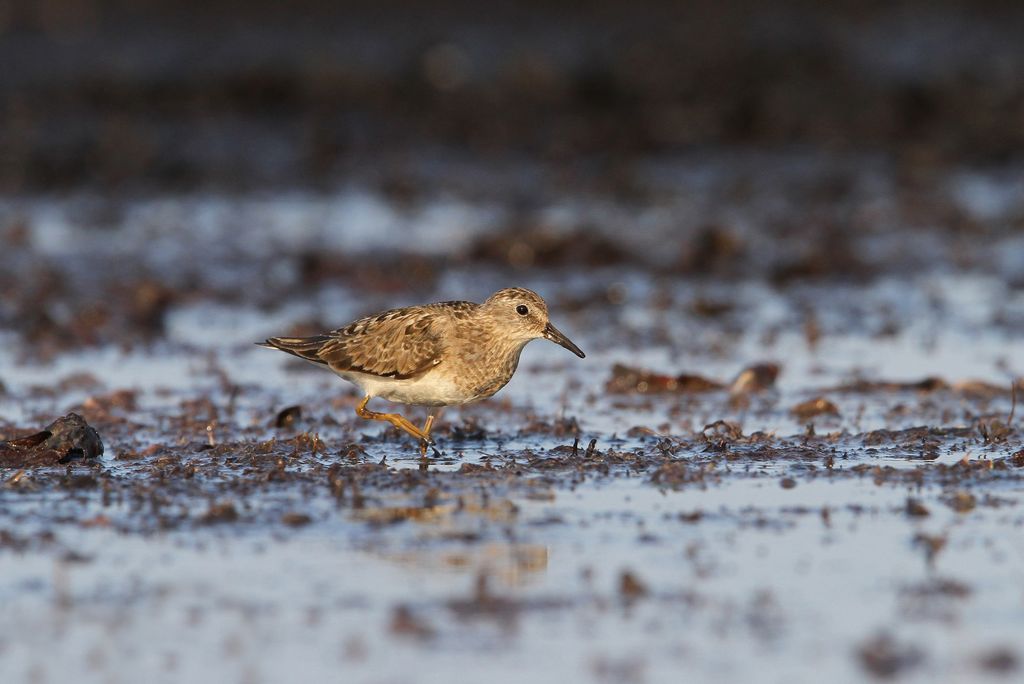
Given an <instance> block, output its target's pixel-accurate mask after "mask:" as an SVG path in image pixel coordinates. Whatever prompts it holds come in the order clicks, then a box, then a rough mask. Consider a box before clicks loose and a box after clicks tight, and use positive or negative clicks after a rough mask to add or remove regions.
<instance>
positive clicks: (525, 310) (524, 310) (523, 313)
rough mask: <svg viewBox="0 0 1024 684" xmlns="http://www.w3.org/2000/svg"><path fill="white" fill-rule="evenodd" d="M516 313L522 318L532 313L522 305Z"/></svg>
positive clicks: (517, 308)
mask: <svg viewBox="0 0 1024 684" xmlns="http://www.w3.org/2000/svg"><path fill="white" fill-rule="evenodd" d="M516 313H517V314H519V315H520V316H525V315H526V314H528V313H530V310H529V309H527V308H526V305H525V304H520V305H519V306H517V307H516Z"/></svg>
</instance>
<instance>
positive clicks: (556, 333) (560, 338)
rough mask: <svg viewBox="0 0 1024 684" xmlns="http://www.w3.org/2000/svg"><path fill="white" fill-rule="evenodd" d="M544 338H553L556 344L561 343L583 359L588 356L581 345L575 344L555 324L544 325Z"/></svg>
mask: <svg viewBox="0 0 1024 684" xmlns="http://www.w3.org/2000/svg"><path fill="white" fill-rule="evenodd" d="M544 339H545V340H551V341H552V342H554V343H555V344H559V345H561V346H563V347H565V348H566V349H568V350H569V351H571V352H572V353H573V354H575V355H576V356H578V357H580V358H581V359H585V358H587V355H586V354H584V353H583V351H582V350H581V349H580V348H579V347H577V346H576V345H575V344H573V343H572V340H570V339H569V338H568V337H566V336H565V335H563V334H562V333H561V331H560V330H559V329H558V328H556V327H555V326H553V325H551V324H550V323H548V324H547V325H546V326H544Z"/></svg>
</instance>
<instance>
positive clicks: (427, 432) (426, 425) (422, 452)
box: [420, 413, 434, 458]
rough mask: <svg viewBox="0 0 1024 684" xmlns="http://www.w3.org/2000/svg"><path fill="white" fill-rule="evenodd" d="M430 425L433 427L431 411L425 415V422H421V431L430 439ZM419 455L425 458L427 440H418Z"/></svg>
mask: <svg viewBox="0 0 1024 684" xmlns="http://www.w3.org/2000/svg"><path fill="white" fill-rule="evenodd" d="M432 427H434V414H433V413H431V414H430V415H428V416H427V422H426V423H424V424H423V430H422V432H423V434H425V435H426V436H427V439H430V428H432ZM420 456H422V457H424V458H426V456H427V442H426V441H421V442H420Z"/></svg>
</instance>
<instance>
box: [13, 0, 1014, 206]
mask: <svg viewBox="0 0 1024 684" xmlns="http://www.w3.org/2000/svg"><path fill="white" fill-rule="evenodd" d="M424 8H426V9H424ZM1021 35H1024V7H1022V6H1021V5H1019V4H1018V3H1012V2H981V3H978V2H917V1H914V2H897V3H882V2H869V3H863V2H831V3H812V2H797V1H792V2H783V3H771V4H770V5H769V4H764V3H753V2H742V1H732V2H724V3H721V2H696V3H685V4H679V3H668V2H642V3H630V4H628V5H627V4H625V3H623V4H614V3H587V2H547V3H540V2H528V3H497V4H493V3H488V7H487V9H486V10H481V9H479V7H478V6H477V5H476V4H471V3H468V2H441V3H429V5H424V4H422V3H409V2H388V3H382V4H381V3H376V4H373V5H370V4H364V3H333V2H301V3H290V4H289V5H288V7H287V8H284V7H282V5H281V4H280V3H272V2H245V3H242V2H219V1H215V2H203V3H199V2H167V1H161V0H158V1H150V2H145V3H128V2H120V3H119V2H98V1H95V0H64V1H55V2H48V3H32V2H14V3H13V4H12V5H10V6H9V7H8V8H7V9H5V10H4V11H3V12H2V13H0V63H3V64H5V65H8V66H7V68H5V69H3V70H2V73H0V190H2V191H3V192H6V193H16V194H21V193H35V192H39V191H52V190H67V189H75V188H86V189H92V190H97V191H100V192H111V191H114V192H120V191H138V190H160V191H194V190H220V191H229V190H243V191H245V190H253V189H261V188H287V187H307V188H314V189H315V188H317V187H331V186H332V185H334V184H336V183H338V182H343V181H345V180H349V179H351V178H353V177H356V178H358V177H359V175H360V173H361V169H364V168H367V167H374V168H377V167H380V166H382V165H383V166H387V167H390V168H401V167H402V166H403V165H405V164H407V163H408V161H409V159H410V158H411V157H419V156H422V155H429V156H435V157H440V158H442V159H450V160H456V161H457V160H459V159H466V158H468V159H472V160H473V161H474V163H480V164H484V165H493V166H499V167H500V166H502V165H506V164H514V163H516V162H518V161H519V160H522V159H527V160H529V161H530V162H532V163H539V164H541V165H543V166H545V167H549V168H556V169H557V168H569V169H574V168H578V167H586V168H589V169H598V171H597V173H599V174H602V173H605V174H611V175H613V174H615V173H616V170H617V169H619V168H621V167H622V166H623V165H624V164H629V163H630V162H631V161H632V160H635V159H641V158H652V157H654V158H656V157H658V156H661V155H680V154H688V153H691V152H697V153H702V154H703V153H706V152H707V151H708V150H717V149H721V150H729V149H769V150H772V149H775V150H778V149H792V148H797V149H808V148H809V149H813V150H815V151H817V152H819V153H822V154H826V155H836V156H843V155H859V154H881V155H883V156H884V157H885V158H886V159H889V160H891V161H892V162H893V163H895V164H897V165H899V166H900V168H901V169H906V172H907V173H911V174H913V173H917V172H918V171H919V170H921V169H924V170H925V171H927V170H928V169H931V168H936V167H938V168H942V167H946V166H950V165H977V166H987V167H992V166H1006V165H1015V164H1017V163H1019V161H1020V159H1021V151H1022V149H1024V79H1022V78H1020V75H1021V74H1024V41H1020V40H1019V37H1020V36H1021Z"/></svg>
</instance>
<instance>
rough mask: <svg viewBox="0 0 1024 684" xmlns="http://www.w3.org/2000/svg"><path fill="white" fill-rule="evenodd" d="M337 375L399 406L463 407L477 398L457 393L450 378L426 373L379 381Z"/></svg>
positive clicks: (350, 374) (347, 373)
mask: <svg viewBox="0 0 1024 684" xmlns="http://www.w3.org/2000/svg"><path fill="white" fill-rule="evenodd" d="M338 375H339V376H341V377H342V378H344V379H345V380H348V381H349V382H351V383H352V384H353V385H355V386H356V387H358V388H359V389H361V390H362V391H363V394H365V395H367V396H370V397H380V398H381V399H387V400H388V401H395V402H398V403H400V404H415V405H418V406H451V405H453V404H465V403H468V402H470V401H473V400H474V399H475V398H476V397H475V396H473V395H467V394H466V393H465V392H464V391H462V390H460V389H459V388H458V387H456V385H455V383H453V382H451V380H450V379H447V378H444V377H438V376H439V374H438V373H429V372H428V373H424V374H423V375H421V376H420V377H418V378H410V379H408V380H395V379H394V378H382V377H379V376H376V375H368V374H366V373H356V372H353V371H340V372H338Z"/></svg>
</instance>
